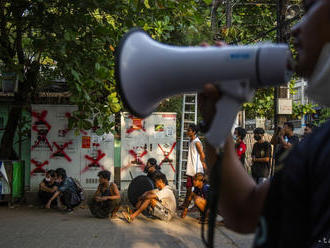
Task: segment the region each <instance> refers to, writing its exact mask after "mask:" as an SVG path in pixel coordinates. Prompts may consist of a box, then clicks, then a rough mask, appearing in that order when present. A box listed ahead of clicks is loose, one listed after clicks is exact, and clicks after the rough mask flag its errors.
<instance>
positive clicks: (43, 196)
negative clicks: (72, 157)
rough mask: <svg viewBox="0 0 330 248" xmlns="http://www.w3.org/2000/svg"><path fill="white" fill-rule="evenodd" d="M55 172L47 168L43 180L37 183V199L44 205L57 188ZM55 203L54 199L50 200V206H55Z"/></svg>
mask: <svg viewBox="0 0 330 248" xmlns="http://www.w3.org/2000/svg"><path fill="white" fill-rule="evenodd" d="M55 180H56V173H55V171H54V170H48V171H47V172H46V176H45V178H44V180H42V182H41V183H40V184H39V194H38V195H39V199H40V200H41V202H42V204H43V205H46V204H47V202H48V201H49V199H50V198H52V196H53V195H54V193H55V192H56V190H57V185H56V183H55ZM56 204H57V202H56V199H55V200H54V201H53V202H52V206H53V207H55V206H56Z"/></svg>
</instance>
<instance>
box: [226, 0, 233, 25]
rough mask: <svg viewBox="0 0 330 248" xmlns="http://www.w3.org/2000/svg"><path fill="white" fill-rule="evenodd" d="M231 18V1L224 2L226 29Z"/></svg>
mask: <svg viewBox="0 0 330 248" xmlns="http://www.w3.org/2000/svg"><path fill="white" fill-rule="evenodd" d="M232 17H233V6H232V3H231V0H226V28H230V27H231V24H232Z"/></svg>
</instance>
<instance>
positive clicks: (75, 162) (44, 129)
mask: <svg viewBox="0 0 330 248" xmlns="http://www.w3.org/2000/svg"><path fill="white" fill-rule="evenodd" d="M76 110H77V107H76V106H73V105H32V129H31V161H30V162H31V163H30V168H31V169H30V175H31V177H30V178H31V179H30V180H31V182H30V185H31V190H32V191H38V190H39V183H40V182H41V181H42V180H43V178H44V176H45V172H46V171H47V170H49V169H54V170H55V169H57V168H64V169H65V170H66V172H67V175H68V176H70V177H73V178H76V179H78V180H79V181H80V183H81V185H82V186H83V187H84V188H85V189H87V190H88V189H91V190H95V189H96V188H97V186H98V177H97V173H98V172H99V171H100V170H103V169H106V170H109V171H110V172H111V173H112V175H113V173H114V159H113V157H114V139H113V135H112V134H105V135H102V136H98V135H97V134H96V133H95V132H94V131H92V130H80V134H79V135H75V134H74V130H70V129H69V128H68V120H69V118H70V117H71V115H72V113H73V112H74V111H76ZM112 180H113V178H112Z"/></svg>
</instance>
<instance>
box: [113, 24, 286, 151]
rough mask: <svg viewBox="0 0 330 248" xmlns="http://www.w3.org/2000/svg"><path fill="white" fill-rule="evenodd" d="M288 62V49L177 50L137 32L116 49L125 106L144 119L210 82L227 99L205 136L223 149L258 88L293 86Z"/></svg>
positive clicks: (276, 46) (269, 46)
mask: <svg viewBox="0 0 330 248" xmlns="http://www.w3.org/2000/svg"><path fill="white" fill-rule="evenodd" d="M288 61H290V52H289V48H288V46H287V45H285V44H259V45H251V46H225V47H211V46H210V47H178V46H170V45H166V44H162V43H159V42H157V41H155V40H153V39H151V38H150V36H149V35H148V34H147V33H146V32H144V31H142V30H139V29H134V30H131V31H130V32H128V33H127V34H126V35H125V36H124V38H123V39H122V40H121V42H120V44H119V46H118V48H117V50H116V65H115V67H116V68H115V75H116V81H117V87H118V89H119V92H120V95H121V98H122V101H123V103H124V105H125V106H126V107H127V108H128V110H129V111H130V112H131V113H132V114H134V115H135V116H137V117H141V118H144V117H147V116H148V115H150V114H151V113H152V112H153V111H154V110H155V109H156V108H157V106H158V105H159V103H160V101H161V100H162V99H164V98H167V97H170V96H173V95H178V94H182V93H189V92H196V91H197V92H201V91H202V90H203V86H204V85H205V84H206V83H214V84H215V85H216V86H217V87H218V88H219V90H220V91H221V93H222V95H223V97H222V98H221V100H220V101H218V103H217V106H216V107H217V112H216V115H215V117H214V119H213V121H212V123H211V126H210V128H209V130H208V132H207V134H206V137H207V139H208V141H209V142H210V143H211V144H212V145H213V146H215V147H218V146H219V145H221V144H222V143H223V142H224V140H225V138H226V136H227V135H228V133H229V132H230V130H231V128H232V125H233V123H234V120H235V117H236V115H237V112H238V111H239V109H240V107H241V105H242V103H244V102H246V101H249V100H250V99H251V98H252V96H253V93H254V89H256V88H262V87H267V86H276V85H281V84H285V83H286V82H288V80H289V78H290V75H291V72H290V70H289V69H288Z"/></svg>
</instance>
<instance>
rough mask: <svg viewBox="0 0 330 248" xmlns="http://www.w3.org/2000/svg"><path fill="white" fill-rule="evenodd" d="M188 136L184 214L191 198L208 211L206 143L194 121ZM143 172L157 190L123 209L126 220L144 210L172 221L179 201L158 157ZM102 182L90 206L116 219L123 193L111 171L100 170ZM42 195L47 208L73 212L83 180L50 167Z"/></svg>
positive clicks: (102, 215)
mask: <svg viewBox="0 0 330 248" xmlns="http://www.w3.org/2000/svg"><path fill="white" fill-rule="evenodd" d="M187 135H188V137H189V139H190V144H189V150H188V162H187V182H186V185H185V186H186V189H187V194H186V197H185V201H184V203H183V204H182V206H180V207H179V208H178V209H179V210H182V213H181V217H182V218H184V217H185V216H186V215H187V212H188V207H189V206H190V203H191V201H192V200H193V203H194V204H195V206H196V207H197V208H198V209H199V211H200V212H201V213H202V212H204V211H205V207H206V199H207V195H208V191H209V185H208V184H207V182H206V176H205V171H206V164H205V154H204V152H203V146H202V143H201V141H200V140H199V138H198V137H197V126H196V125H194V124H191V125H190V126H189V128H188V131H187ZM144 173H146V176H147V177H148V178H150V179H151V181H152V182H153V184H154V186H155V189H153V190H150V191H146V192H145V193H143V194H142V195H141V196H140V197H139V198H138V202H137V204H136V205H135V206H132V208H127V211H126V210H125V211H122V214H123V216H124V217H125V219H126V220H127V221H128V222H129V223H131V222H132V221H134V219H135V218H136V217H137V216H139V215H140V214H141V213H144V214H146V215H148V216H153V217H156V218H158V219H161V220H165V221H169V220H171V219H172V217H173V216H175V215H176V211H177V200H176V198H175V194H174V191H173V189H172V188H171V187H170V186H169V185H168V180H167V178H166V175H165V174H164V173H163V172H162V171H161V168H160V166H159V165H158V164H157V160H156V159H155V158H149V159H148V161H147V163H146V166H145V168H144ZM97 176H98V178H99V185H98V187H97V190H96V192H95V193H94V194H93V196H92V197H90V199H89V200H88V207H89V209H90V212H91V214H92V215H93V216H95V217H97V218H107V217H109V218H110V219H113V218H116V217H118V216H117V211H118V210H119V208H120V206H121V196H120V192H119V190H118V186H117V185H116V184H115V183H113V182H110V181H111V172H109V171H107V170H103V171H99V172H98V175H97ZM39 198H40V201H41V203H42V204H43V206H44V207H45V208H59V209H64V210H65V211H67V212H69V213H71V212H72V211H73V209H74V208H75V207H77V206H79V205H80V204H81V203H82V202H83V201H84V198H85V196H84V190H83V189H82V187H81V185H80V183H79V182H78V181H77V180H75V179H73V178H72V177H69V176H67V174H66V171H65V169H63V168H58V169H56V170H48V171H47V173H46V176H45V178H44V179H43V181H42V182H41V183H40V185H39Z"/></svg>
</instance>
